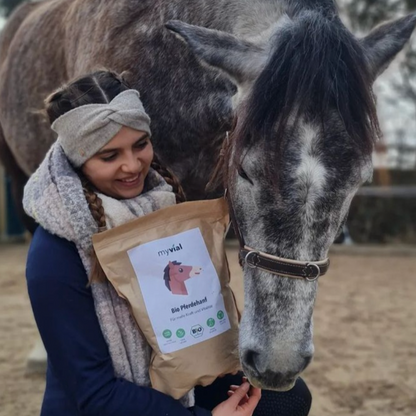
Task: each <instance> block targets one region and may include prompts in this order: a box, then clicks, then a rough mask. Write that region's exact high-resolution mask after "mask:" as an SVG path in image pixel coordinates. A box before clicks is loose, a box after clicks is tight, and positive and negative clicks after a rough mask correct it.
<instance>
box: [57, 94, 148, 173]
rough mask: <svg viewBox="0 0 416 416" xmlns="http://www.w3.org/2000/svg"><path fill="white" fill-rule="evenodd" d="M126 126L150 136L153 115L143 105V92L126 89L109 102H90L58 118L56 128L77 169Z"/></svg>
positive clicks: (63, 146)
mask: <svg viewBox="0 0 416 416" xmlns="http://www.w3.org/2000/svg"><path fill="white" fill-rule="evenodd" d="M122 126H127V127H131V128H132V129H135V130H139V131H144V132H146V133H147V134H148V135H149V136H150V135H151V132H150V118H149V116H148V115H147V114H146V112H145V111H144V108H143V104H142V102H141V100H140V94H139V93H138V91H136V90H126V91H123V92H122V93H120V94H118V95H117V96H116V97H115V98H114V99H113V100H112V101H111V102H110V103H108V104H86V105H83V106H80V107H77V108H74V109H73V110H70V111H68V112H67V113H65V114H64V115H62V116H60V117H59V118H57V119H56V120H55V121H54V122H53V124H52V130H54V131H55V132H56V133H58V139H57V143H59V144H60V145H61V146H62V148H63V150H64V152H65V155H66V156H67V158H68V159H69V160H70V162H71V163H72V164H73V166H74V167H75V168H79V167H80V166H82V165H83V164H84V163H85V162H86V161H87V160H88V159H90V158H91V157H92V156H94V155H95V154H96V153H97V152H98V151H99V150H100V149H101V148H102V147H103V146H105V145H106V144H107V143H108V142H109V141H110V140H111V139H112V138H113V137H114V136H115V135H116V134H117V133H118V132H119V131H120V129H121V128H122Z"/></svg>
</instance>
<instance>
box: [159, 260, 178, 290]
mask: <svg viewBox="0 0 416 416" xmlns="http://www.w3.org/2000/svg"><path fill="white" fill-rule="evenodd" d="M172 263H173V264H174V265H175V266H179V265H180V264H182V263H179V262H178V261H172ZM163 272H164V275H163V279H165V285H166V287H167V288H168V289H169V290H170V291H172V290H171V288H170V276H169V264H168V265H167V266H166V267H165V270H163Z"/></svg>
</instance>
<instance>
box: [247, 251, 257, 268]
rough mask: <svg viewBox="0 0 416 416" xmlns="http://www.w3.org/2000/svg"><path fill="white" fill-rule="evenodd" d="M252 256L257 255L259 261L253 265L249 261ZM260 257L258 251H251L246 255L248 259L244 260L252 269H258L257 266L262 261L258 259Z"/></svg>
mask: <svg viewBox="0 0 416 416" xmlns="http://www.w3.org/2000/svg"><path fill="white" fill-rule="evenodd" d="M252 254H255V255H256V258H257V261H256V262H253V263H250V262H249V261H248V260H249V256H250V255H252ZM259 255H260V253H259V252H258V251H249V252H248V253H247V254H246V257H245V258H244V261H245V262H246V263H247V266H248V267H250V268H251V269H256V268H257V266H258V265H259V263H260V260H259V258H258V256H259Z"/></svg>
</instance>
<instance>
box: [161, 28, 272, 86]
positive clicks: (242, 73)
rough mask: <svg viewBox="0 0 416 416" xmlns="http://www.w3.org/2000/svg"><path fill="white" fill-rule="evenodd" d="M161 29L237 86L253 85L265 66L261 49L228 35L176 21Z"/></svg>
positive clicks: (264, 56) (264, 53) (264, 57)
mask: <svg viewBox="0 0 416 416" xmlns="http://www.w3.org/2000/svg"><path fill="white" fill-rule="evenodd" d="M165 26H166V27H167V28H168V29H169V30H170V31H172V32H174V33H175V34H176V35H177V36H178V37H179V39H181V40H183V41H184V42H185V43H186V44H187V45H188V47H189V48H190V50H191V51H192V52H193V53H194V54H195V55H196V56H197V57H198V58H199V59H200V60H201V61H203V62H204V63H205V64H208V65H211V66H213V67H216V68H219V69H221V70H223V71H224V72H225V73H226V74H227V75H228V76H229V77H230V78H231V80H232V81H233V82H234V83H235V84H237V85H241V84H244V83H246V82H250V81H253V80H254V79H255V78H256V77H257V76H258V74H259V72H260V71H261V70H262V69H263V67H264V65H265V63H266V60H267V53H266V51H265V49H264V48H262V47H260V46H258V45H255V44H254V43H251V42H248V41H244V40H240V39H238V38H236V37H235V36H233V35H231V34H229V33H226V32H220V31H218V30H213V29H207V28H204V27H200V26H193V25H189V24H187V23H184V22H181V21H179V20H171V21H169V22H168V23H166V25H165Z"/></svg>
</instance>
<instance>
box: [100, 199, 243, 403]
mask: <svg viewBox="0 0 416 416" xmlns="http://www.w3.org/2000/svg"><path fill="white" fill-rule="evenodd" d="M228 224H229V216H228V207H227V203H226V201H225V200H224V199H223V198H221V199H216V200H208V201H196V202H185V203H183V204H179V205H174V206H171V207H168V208H164V209H161V210H158V211H156V212H154V213H152V214H149V215H146V216H144V217H141V218H138V219H136V220H134V221H130V222H128V223H126V224H123V225H121V226H119V227H116V228H113V229H111V230H108V231H105V232H103V233H99V234H96V235H94V236H93V244H94V249H95V251H96V254H97V257H98V260H99V262H100V264H101V266H102V268H103V270H104V272H105V274H106V276H107V278H108V280H109V281H110V282H111V283H112V285H113V286H114V288H115V290H116V291H117V293H118V294H119V296H121V297H122V298H124V299H125V300H126V301H127V302H128V304H129V306H130V308H131V312H132V314H133V316H134V318H135V320H136V322H137V324H138V326H139V328H140V330H141V331H142V333H143V334H144V336H145V337H146V339H147V341H148V343H149V344H150V346H151V348H152V357H151V363H150V368H149V373H150V380H151V383H152V387H153V388H155V389H157V390H159V391H161V392H163V393H166V394H168V395H170V396H172V397H174V398H175V399H179V398H181V397H182V396H184V395H185V394H186V393H187V392H188V391H190V390H191V389H192V388H193V387H194V386H196V385H203V386H205V385H209V384H211V383H212V382H213V381H214V380H215V379H216V378H217V377H218V376H219V375H222V374H227V373H231V372H234V371H236V370H238V369H239V368H240V364H239V360H238V312H237V307H236V303H235V299H234V295H233V293H232V291H231V289H230V287H229V283H230V273H229V268H228V263H227V258H226V255H225V248H224V237H225V233H226V230H227V227H228Z"/></svg>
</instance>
